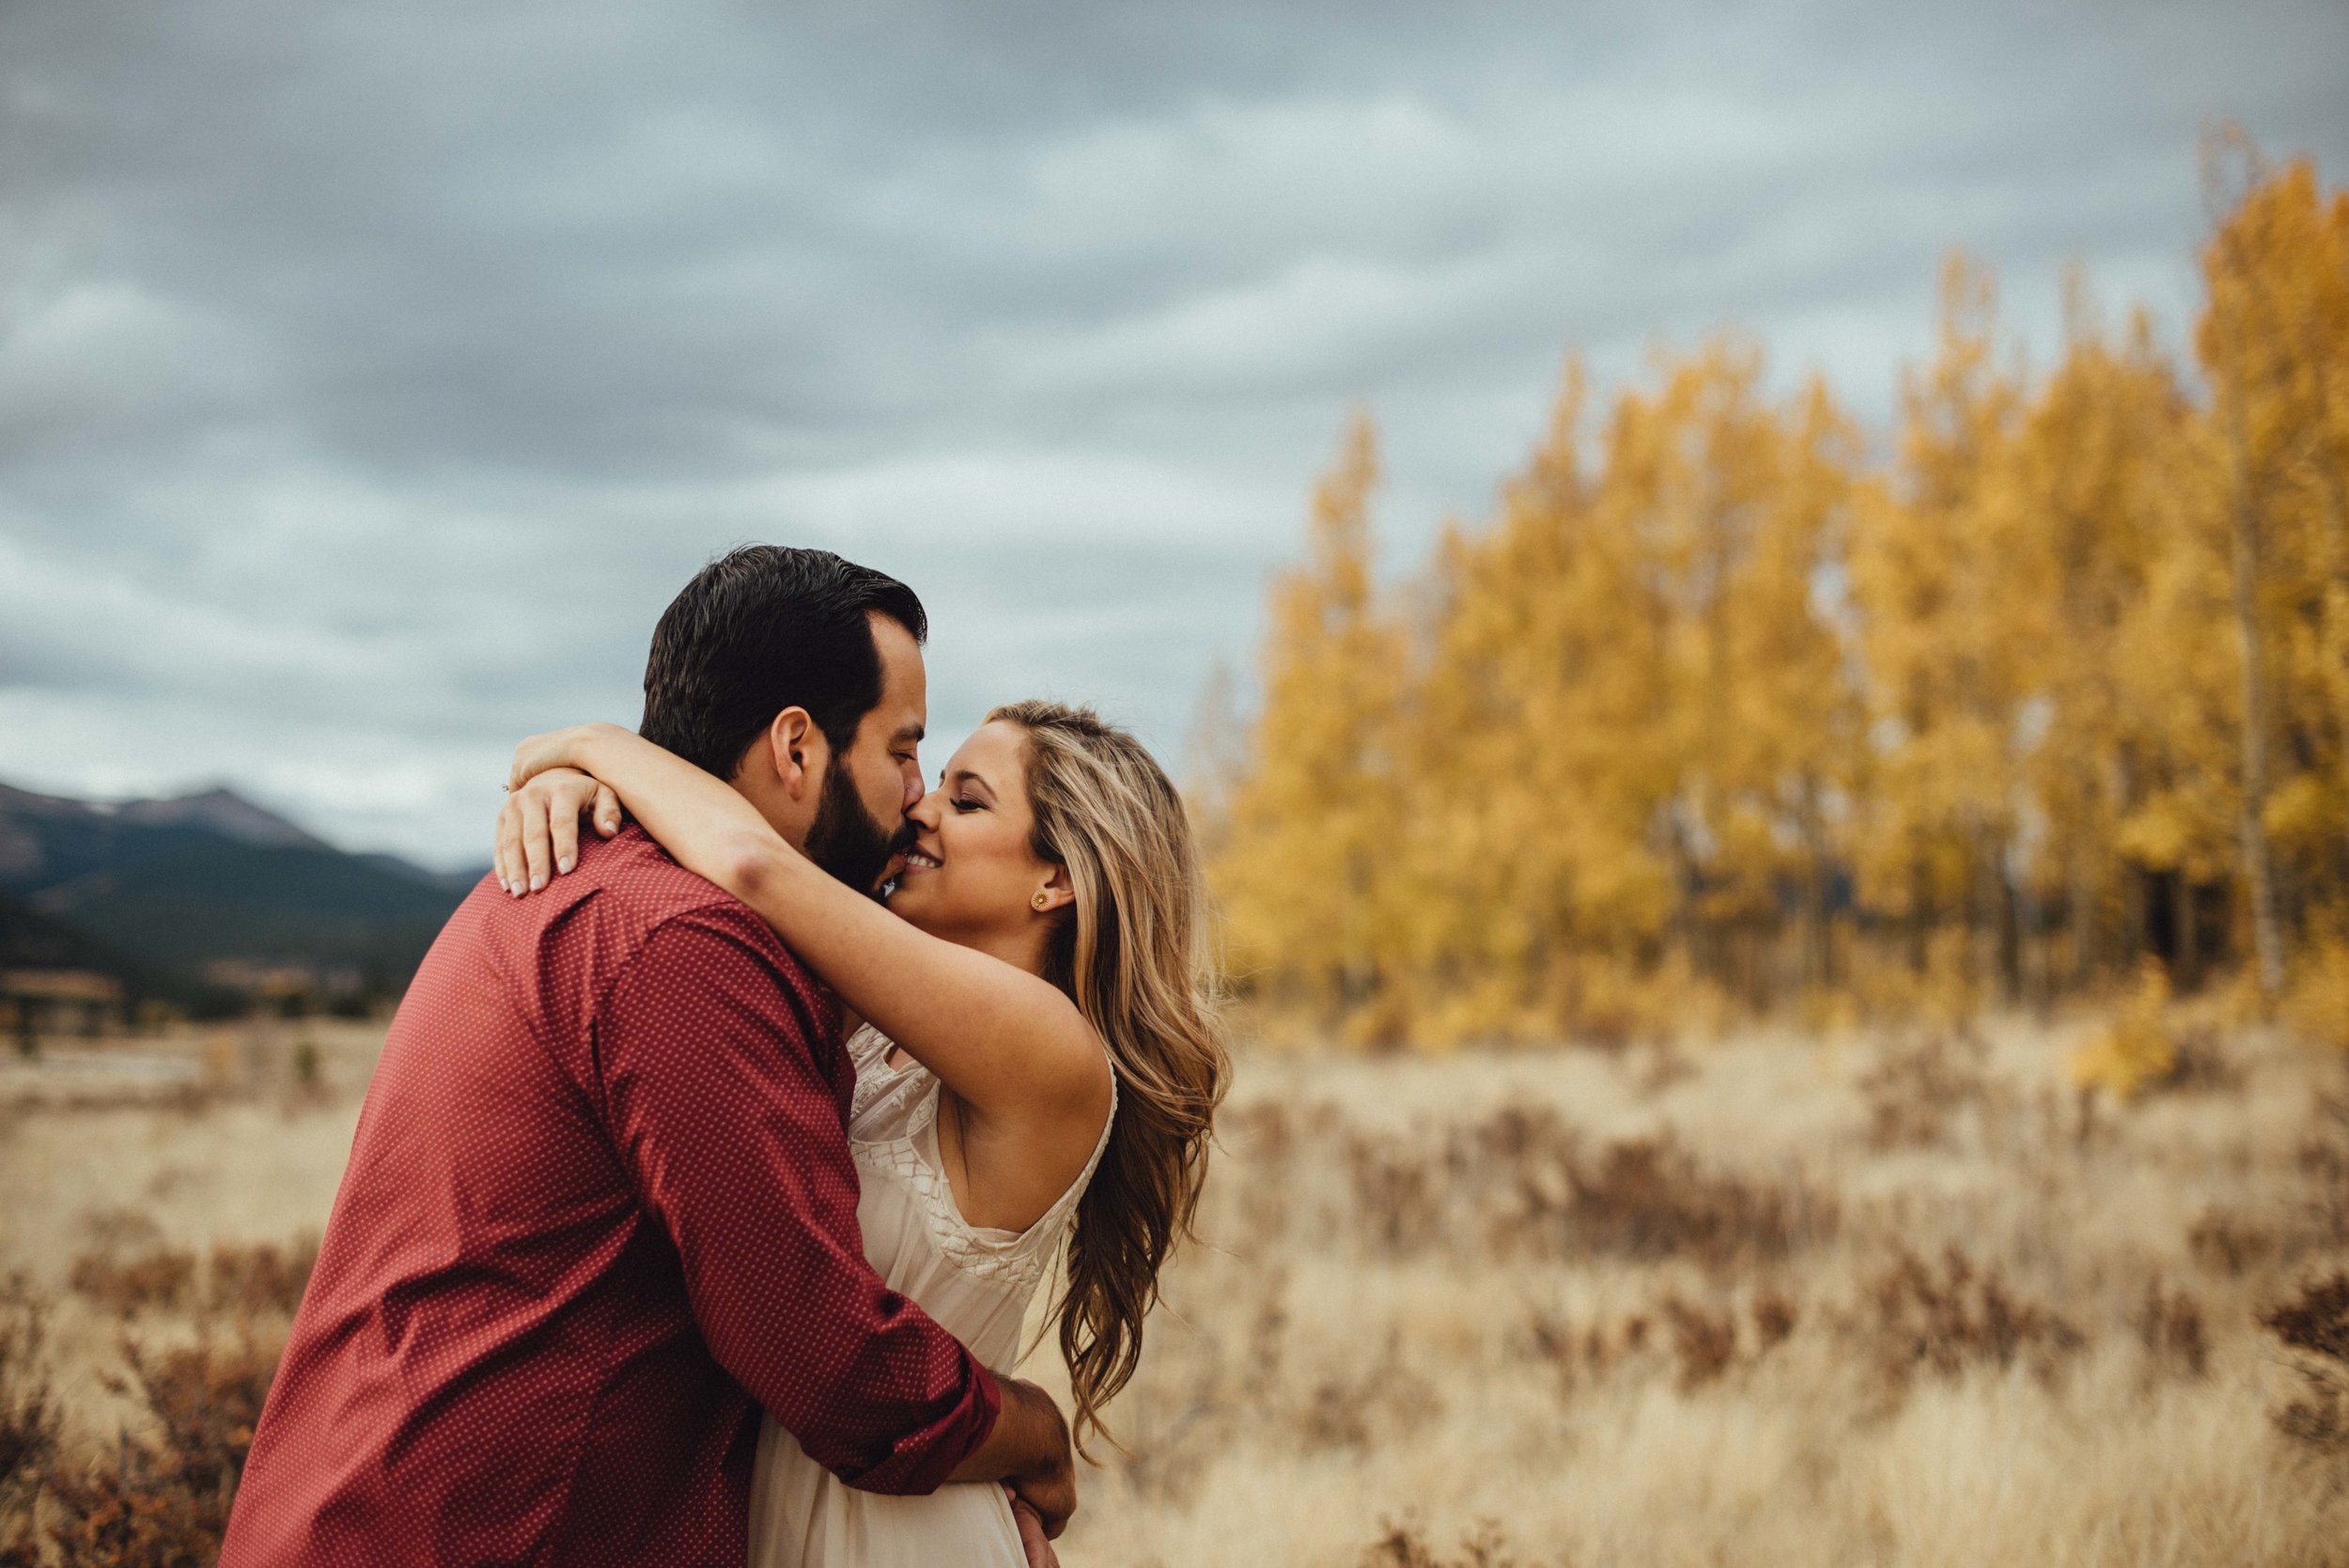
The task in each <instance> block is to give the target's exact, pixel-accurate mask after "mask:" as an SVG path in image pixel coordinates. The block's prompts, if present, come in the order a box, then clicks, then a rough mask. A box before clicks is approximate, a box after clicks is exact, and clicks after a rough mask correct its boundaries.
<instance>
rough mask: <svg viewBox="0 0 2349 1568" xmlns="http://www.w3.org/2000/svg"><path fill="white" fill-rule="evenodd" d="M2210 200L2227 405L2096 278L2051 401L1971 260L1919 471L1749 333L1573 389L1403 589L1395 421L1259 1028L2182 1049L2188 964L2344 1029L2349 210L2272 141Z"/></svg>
mask: <svg viewBox="0 0 2349 1568" xmlns="http://www.w3.org/2000/svg"><path fill="white" fill-rule="evenodd" d="M2206 164H2207V166H2208V167H2209V169H2210V170H2211V171H2212V179H2213V188H2214V190H2215V191H2217V192H2218V193H2220V196H2221V199H2220V201H2219V204H2218V206H2217V208H2216V209H2215V217H2214V224H2213V229H2212V235H2211V239H2210V241H2209V243H2208V245H2207V246H2206V248H2205V250H2204V253H2203V256H2202V269H2203V275H2204V282H2205V287H2206V293H2207V304H2206V307H2205V310H2204V312H2203V315H2202V318H2201V322H2200V323H2199V326H2198V330H2197V333H2196V337H2195V343H2196V350H2197V365H2198V368H2199V371H2200V376H2201V384H2200V385H2199V386H2197V385H2192V384H2189V382H2188V381H2187V380H2186V377H2185V376H2184V375H2183V374H2182V372H2181V371H2180V370H2179V369H2178V368H2177V367H2176V366H2174V365H2171V364H2170V362H2169V361H2168V359H2167V358H2166V357H2165V356H2164V355H2163V353H2162V352H2161V350H2160V349H2159V348H2158V347H2157V343H2156V339H2155V332H2154V329H2153V326H2152V323H2151V322H2150V320H2149V319H2148V318H2146V317H2145V316H2144V314H2143V313H2142V312H2141V311H2140V312H2136V313H2133V314H2132V315H2130V316H2129V317H2128V318H2126V320H2125V322H2124V324H2123V325H2122V326H2121V327H2119V328H2117V329H2116V328H2114V327H2112V326H2110V325H2108V323H2107V322H2106V321H2105V320H2104V318H2103V317H2102V315H2101V313H2100V311H2099V309H2098V307H2097V305H2096V303H2095V302H2094V300H2093V298H2092V294H2091V291H2090V289H2089V287H2088V286H2087V284H2086V283H2085V281H2084V280H2083V279H2081V278H2080V277H2078V276H2077V275H2075V276H2073V277H2071V278H2069V279H2067V282H2066V286H2065V321H2066V328H2065V337H2064V343H2063V349H2062V353H2061V359H2060V361H2059V362H2058V363H2057V364H2056V365H2054V366H2053V367H2052V369H2051V370H2050V371H2049V373H2047V374H2046V375H2045V376H2044V377H2038V378H2034V377H2032V376H2030V375H2028V374H2026V373H2025V371H2024V370H2023V368H2022V367H2021V366H2020V365H2015V364H2010V363H2008V362H2007V360H2006V359H2005V358H2004V357H2003V355H2002V354H2001V352H2000V350H1999V342H2000V337H1999V325H1998V317H1997V290H1996V287H1995V284H1994V281H1993V279H1992V277H1991V275H1990V273H1989V272H1988V270H1987V269H1986V268H1984V267H1983V266H1982V265H1980V264H1979V263H1976V262H1974V261H1971V260H1969V259H1968V258H1966V257H1965V256H1952V258H1951V260H1950V261H1949V263H1948V265H1947V266H1946V268H1945V270H1944V272H1943V276H1942V279H1941V305H1940V320H1939V326H1938V330H1937V338H1936V344H1935V348H1934V350H1933V352H1932V354H1931V356H1930V358H1929V359H1928V360H1927V361H1926V363H1925V364H1924V365H1922V366H1921V367H1919V368H1917V369H1915V370H1913V371H1912V372H1911V373H1910V374H1909V375H1908V376H1907V377H1906V380H1905V381H1904V385H1903V391H1902V396H1901V403H1900V424H1899V427H1898V429H1897V431H1896V432H1895V439H1894V441H1893V442H1892V443H1891V448H1890V460H1889V462H1887V463H1885V464H1884V465H1882V466H1875V465H1872V464H1871V462H1870V461H1869V460H1868V458H1867V453H1866V449H1865V442H1864V441H1863V439H1862V436H1861V433H1860V432H1859V429H1858V428H1857V427H1855V425H1854V424H1853V422H1852V421H1851V419H1850V418H1849V417H1848V416H1847V415H1846V414H1844V413H1843V411H1842V410H1841V409H1840V408H1839V407H1838V405H1837V403H1836V402H1835V399H1834V397H1833V396H1832V394H1831V393H1830V392H1829V390H1828V388H1827V386H1826V385H1825V384H1824V383H1822V382H1819V381H1817V380H1812V381H1811V382H1809V383H1807V384H1804V385H1802V386H1800V387H1798V388H1797V389H1794V390H1792V391H1791V392H1786V393H1782V394H1778V393H1773V392H1772V391H1771V390H1770V388H1769V381H1768V378H1767V376H1766V365H1765V362H1764V356H1763V353H1762V350H1761V349H1760V348H1759V347H1758V346H1757V345H1755V344H1754V343H1752V342H1751V341H1750V340H1748V339H1745V338H1743V337H1740V336H1737V335H1735V334H1724V335H1722V336H1719V337H1717V338H1715V339H1713V340H1711V341H1709V342H1706V343H1704V344H1702V345H1700V346H1699V347H1698V348H1697V349H1694V350H1693V351H1691V352H1688V353H1686V354H1682V355H1672V354H1665V353H1659V354H1657V356H1656V358H1655V360H1654V362H1653V365H1652V368H1651V373H1650V375H1649V376H1648V377H1647V378H1646V380H1644V381H1643V382H1642V383H1641V384H1639V385H1634V386H1629V387H1626V388H1624V389H1622V390H1621V391H1619V392H1618V393H1617V394H1616V395H1615V396H1614V397H1613V399H1612V402H1611V404H1610V405H1609V406H1608V407H1607V408H1606V409H1605V411H1604V412H1603V413H1600V412H1598V411H1596V410H1595V407H1594V398H1593V395H1592V393H1591V390H1590V386H1589V382H1588V379H1587V377H1586V376H1585V375H1584V373H1583V370H1582V368H1581V365H1580V364H1579V361H1573V360H1570V361H1569V362H1568V365H1567V367H1566V374H1565V378H1564V385H1563V390H1562V392H1561V394H1560V396H1559V398H1558V403H1557V407H1556V411H1555V412H1554V414H1553V416H1552V418H1551V421H1550V425H1549V427H1548V432H1547V433H1546V434H1545V436H1544V437H1543V439H1542V441H1541V442H1539V444H1538V445H1537V446H1536V448H1535V450H1534V452H1533V454H1532V458H1531V459H1530V460H1529V462H1528V463H1527V465H1526V467H1525V469H1524V470H1523V471H1522V472H1521V473H1520V474H1517V476H1516V477H1515V478H1513V479H1512V480H1510V481H1509V482H1508V483H1507V484H1506V485H1504V486H1503V487H1502V489H1501V504H1500V507H1499V512H1498V515H1497V516H1496V517H1495V518H1494V519H1493V520H1492V521H1491V524H1490V525H1489V526H1488V527H1486V528H1485V529H1482V530H1474V531H1471V530H1467V529H1462V528H1458V527H1454V528H1451V529H1448V530H1447V531H1446V533H1445V535H1444V536H1443V538H1442V541H1441V543H1440V545H1439V548H1438V550H1437V551H1436V554H1435V557H1434V559H1433V560H1432V561H1431V562H1430V563H1429V564H1428V565H1427V567H1426V568H1425V569H1424V571H1423V573H1421V574H1420V575H1419V576H1418V577H1416V578H1414V579H1412V580H1410V581H1408V582H1405V583H1403V584H1401V585H1400V586H1398V587H1397V588H1396V589H1395V590H1393V591H1392V592H1387V593H1382V592H1381V591H1380V590H1379V588H1378V586H1377V579H1376V576H1375V574H1374V571H1373V563H1372V542H1371V527H1370V513H1369V505H1370V501H1371V497H1372V492H1373V489H1374V487H1375V483H1376V479H1377V459H1376V452H1375V443H1374V440H1373V437H1372V434H1371V430H1370V427H1369V423H1368V420H1367V418H1366V417H1363V416H1358V417H1357V419H1356V422H1355V425H1354V427H1353V428H1352V429H1351V431H1350V432H1349V434H1348V436H1347V438H1346V444H1345V447H1344V449H1343V451H1342V452H1341V455H1340V457H1339V459H1338V461H1337V463H1336V464H1335V466H1334V467H1333V468H1332V470H1331V472H1330V474H1329V476H1328V477H1327V478H1325V479H1324V480H1323V482H1322V483H1321V486H1320V487H1319V489H1318V490H1317V491H1316V494H1315V504H1314V510H1313V520H1312V525H1311V534H1310V538H1309V545H1308V551H1307V558H1306V561H1305V562H1304V564H1303V565H1302V566H1300V567H1298V568H1296V569H1294V570H1292V571H1290V572H1288V573H1286V574H1285V575H1284V576H1283V578H1282V579H1281V581H1280V582H1279V583H1278V584H1277V585H1276V586H1275V588H1274V590H1273V598H1272V604H1271V615H1270V630H1269V633H1268V641H1267V644H1266V648H1265V652H1264V660H1263V664H1262V668H1261V672H1260V674H1261V681H1262V693H1263V699H1262V703H1261V706H1259V708H1258V709H1257V712H1256V715H1255V719H1254V722H1253V723H1252V726H1250V727H1249V729H1248V731H1247V735H1246V744H1245V746H1244V748H1242V749H1241V751H1240V753H1239V754H1238V755H1237V757H1235V758H1233V759H1231V760H1230V762H1229V763H1228V765H1227V767H1226V768H1225V770H1224V773H1223V775H1222V777H1221V780H1220V784H1219V788H1218V789H1217V790H1216V792H1215V796H1214V804H1213V805H1212V806H1211V807H1210V808H1209V812H1208V815H1209V817H1210V820H1209V821H1208V822H1207V823H1206V825H1205V826H1206V831H1207V836H1208V841H1209V842H1210V844H1211V845H1213V846H1215V856H1214V859H1215V870H1216V876H1217V880H1218V883H1219V886H1220V888H1221V892H1222V894H1223V896H1224V898H1225V900H1226V902H1227V905H1228V907H1229V909H1230V911H1231V915H1232V922H1233V932H1234V945H1235V950H1236V956H1237V958H1238V960H1239V962H1238V964H1237V970H1238V978H1239V983H1240V985H1241V986H1242V987H1243V989H1246V990H1250V991H1252V993H1253V994H1254V995H1255V996H1256V997H1257V998H1258V999H1259V1000H1261V1001H1266V1002H1269V1003H1274V1004H1276V1006H1275V1008H1274V1011H1276V1012H1281V1013H1283V1016H1285V1017H1289V1018H1290V1019H1292V1020H1295V1021H1298V1022H1300V1023H1302V1024H1303V1025H1304V1027H1305V1032H1311V1033H1315V1034H1317V1035H1322V1036H1325V1037H1326V1036H1330V1035H1336V1036H1340V1037H1345V1038H1350V1039H1353V1040H1356V1041H1365V1042H1382V1041H1400V1040H1405V1039H1408V1040H1410V1041H1412V1042H1413V1043H1415V1044H1418V1045H1421V1046H1423V1047H1442V1046H1445V1045H1448V1044H1450V1043H1453V1042H1455V1041H1459V1040H1463V1039H1470V1038H1480V1037H1481V1038H1519V1037H1540V1036H1549V1037H1555V1036H1557V1035H1559V1034H1562V1033H1567V1034H1579V1035H1583V1036H1587V1037H1596V1038H1600V1039H1612V1040H1621V1039H1625V1038H1628V1037H1633V1036H1638V1035H1641V1034H1646V1033H1653V1032H1661V1031H1664V1030H1666V1029H1668V1028H1669V1029H1686V1028H1688V1027H1690V1026H1691V1025H1696V1026H1703V1025H1706V1024H1708V1023H1719V1022H1726V1021H1727V1020H1729V1019H1731V1018H1733V1017H1736V1016H1739V1015H1750V1014H1755V1013H1760V1012H1764V1011H1766V1010H1772V1009H1779V1010H1789V1009H1791V1010H1792V1011H1795V1012H1797V1013H1799V1014H1800V1015H1801V1016H1802V1017H1806V1018H1818V1019H1840V1020H1846V1021H1849V1020H1853V1019H1857V1018H1861V1017H1869V1016H1915V1017H1939V1018H1945V1019H1952V1018H1957V1017H1963V1016H1965V1015H1966V1014H1968V1013H1970V1012H1972V1011H1973V1010H1975V1009H1977V1008H1979V1007H1981V1006H1983V1005H1984V1004H1987V1003H1992V1002H2039V1003H2045V1002H2047V1001H2053V1000H2055V999H2057V998H2060V997H2063V996H2067V995H2074V994H2088V995H2098V994H2103V993H2104V992H2106V991H2108V990H2110V989H2112V988H2114V987H2115V986H2120V987H2123V988H2126V987H2128V986H2131V985H2132V984H2138V985H2139V988H2138V989H2137V990H2136V992H2135V994H2136V997H2137V1001H2135V1002H2133V1003H2131V1004H2130V1005H2131V1009H2132V1011H2131V1015H2130V1016H2131V1017H2136V1016H2137V1013H2138V1012H2140V1011H2142V1009H2143V1007H2144V1006H2145V1002H2144V996H2145V991H2144V989H2143V988H2142V985H2141V984H2139V983H2135V982H2133V981H2132V977H2133V976H2136V975H2137V974H2138V973H2139V969H2140V967H2141V965H2142V964H2143V963H2145V962H2146V961H2148V960H2149V959H2150V960H2155V961H2157V963H2158V964H2159V966H2160V967H2161V968H2162V969H2163V970H2164V971H2165V975H2166V978H2165V980H2164V984H2165V985H2174V986H2177V988H2178V989H2179V990H2180V991H2182V992H2184V991H2190V990H2194V989H2197V988H2200V987H2201V986H2202V985H2203V983H2204V982H2205V980H2206V978H2208V977H2209V976H2211V975H2212V974H2214V973H2218V972H2223V971H2225V970H2229V969H2232V970H2235V971H2236V972H2239V973H2241V974H2243V975H2245V976H2247V977H2248V979H2247V984H2248V985H2249V986H2251V987H2252V992H2253V994H2254V995H2255V996H2256V997H2257V998H2258V1005H2259V1006H2260V1007H2262V1008H2263V1009H2265V1008H2273V1007H2275V1006H2277V1005H2279V1004H2281V1003H2283V1002H2284V1001H2285V998H2286V993H2287V992H2288V991H2289V992H2290V993H2291V995H2292V996H2293V998H2295V1000H2294V1001H2292V1003H2291V1005H2292V1006H2293V1007H2294V1009H2295V1012H2300V1011H2305V1009H2306V1008H2307V1007H2310V1006H2322V1005H2326V1002H2324V1001H2323V999H2324V998H2326V997H2328V996H2330V995H2332V994H2333V993H2332V991H2331V990H2328V989H2327V987H2328V986H2335V984H2336V983H2335V982H2333V981H2331V980H2328V979H2326V976H2327V975H2329V974H2330V973H2331V972H2332V970H2331V969H2330V967H2328V966H2331V965H2332V964H2333V963H2334V960H2333V959H2332V958H2331V957H2329V956H2327V955H2329V954H2330V953H2331V952H2332V949H2331V948H2330V947H2328V946H2326V942H2327V941H2328V940H2330V938H2329V937H2328V935H2327V934H2328V933H2331V932H2335V931H2337V930H2339V929H2341V923H2342V922H2343V921H2344V920H2349V908H2344V889H2345V888H2349V194H2343V193H2340V192H2333V193H2329V194H2328V193H2326V192H2325V191H2324V190H2323V189H2322V187H2321V186H2320V185H2319V183H2318V181H2317V179H2316V176H2315V171H2314V170H2313V168H2312V167H2311V166H2310V164H2309V163H2306V162H2305V161H2300V162H2295V163H2290V164H2287V165H2285V166H2283V167H2282V168H2280V169H2272V170H2271V169H2269V168H2268V167H2267V166H2266V165H2264V164H2263V163H2260V162H2259V160H2258V158H2257V155H2256V154H2255V153H2253V152H2251V151H2250V150H2249V149H2248V147H2247V146H2246V145H2245V144H2243V143H2242V142H2241V141H2240V139H2239V138H2230V137H2227V136H2221V137H2219V138H2217V139H2215V140H2214V141H2213V143H2212V144H2211V147H2209V149H2208V150H2207V157H2206ZM2311 998H2312V999H2317V1000H2314V1001H2309V1000H2305V999H2311ZM2145 1038H2148V1039H2150V1038H2151V1036H2146V1037H2145ZM2139 1043H2140V1044H2141V1043H2142V1042H2141V1041H2140V1042H2139ZM2132 1049H2135V1048H2134V1047H2132ZM2142 1055H2143V1053H2142V1052H2139V1056H2142ZM2139 1056H2131V1055H2130V1054H2129V1053H2128V1051H2123V1052H2121V1054H2119V1055H2116V1056H2112V1057H2110V1058H2109V1059H2105V1058H2099V1059H2098V1060H2099V1061H2100V1062H2101V1063H2103V1064H2102V1065H2099V1066H2097V1067H2095V1068H2094V1070H2093V1071H2092V1073H2091V1077H2092V1078H2093V1079H2095V1080H2096V1081H2099V1082H2108V1083H2110V1084H2112V1085H2113V1086H2115V1087H2121V1086H2122V1083H2123V1079H2126V1080H2128V1082H2129V1083H2131V1084H2134V1083H2135V1082H2137V1081H2139V1080H2140V1078H2141V1072H2140V1069H2144V1068H2146V1066H2147V1063H2150V1062H2151V1060H2152V1058H2151V1057H2150V1056H2145V1057H2144V1059H2143V1060H2142V1061H2140V1060H2139ZM2083 1070H2087V1069H2083ZM2132 1075H2137V1076H2132ZM2156 1076H2157V1075H2156Z"/></svg>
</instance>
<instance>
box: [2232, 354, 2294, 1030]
mask: <svg viewBox="0 0 2349 1568" xmlns="http://www.w3.org/2000/svg"><path fill="white" fill-rule="evenodd" d="M2229 404H2230V406H2229V410H2228V421H2227V434H2228V438H2229V444H2230V446H2231V447H2232V456H2233V465H2232V466H2233V470H2234V473H2233V475H2232V478H2233V485H2232V489H2233V491H2234V494H2233V497H2232V507H2231V510H2232V519H2231V522H2232V528H2231V530H2230V533H2231V536H2232V537H2231V538H2230V541H2229V544H2230V551H2229V553H2230V554H2231V555H2232V559H2233V564H2234V618H2235V629H2236V632H2237V634H2238V635H2239V636H2240V637H2241V639H2242V642H2243V810H2242V813H2241V815H2240V819H2239V821H2238V823H2237V832H2238V836H2239V837H2240V839H2241V843H2242V854H2243V872H2244V877H2245V879H2246V880H2247V881H2248V883H2249V884H2250V894H2251V949H2252V955H2253V957H2254V959H2255V960H2256V962H2257V963H2258V966H2259V983H2260V994H2261V995H2262V996H2263V998H2265V999H2266V1000H2268V1001H2274V1000H2275V999H2276V998H2277V997H2278V996H2279V995H2280V994H2281V993H2282V991H2283V988H2284V955H2283V939H2282V934H2281V933H2280V932H2279V930H2278V928H2277V923H2276V887H2275V876H2274V872H2273V870H2272V869H2271V867H2270V866H2269V863H2268V854H2267V825H2266V823H2265V821H2264V820H2263V816H2262V812H2263V808H2264V807H2265V806H2266V804H2267V672H2266V669H2265V667H2264V666H2265V659H2264V654H2263V644H2262V642H2261V640H2260V627H2259V588H2260V570H2261V567H2260V537H2259V509H2258V506H2257V505H2256V504H2255V502H2254V501H2253V499H2252V495H2251V472H2250V452H2249V437H2248V435H2247V433H2246V432H2245V430H2244V428H2243V409H2242V404H2241V401H2240V394H2239V393H2238V394H2237V396H2236V397H2234V398H2231V399H2229Z"/></svg>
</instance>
